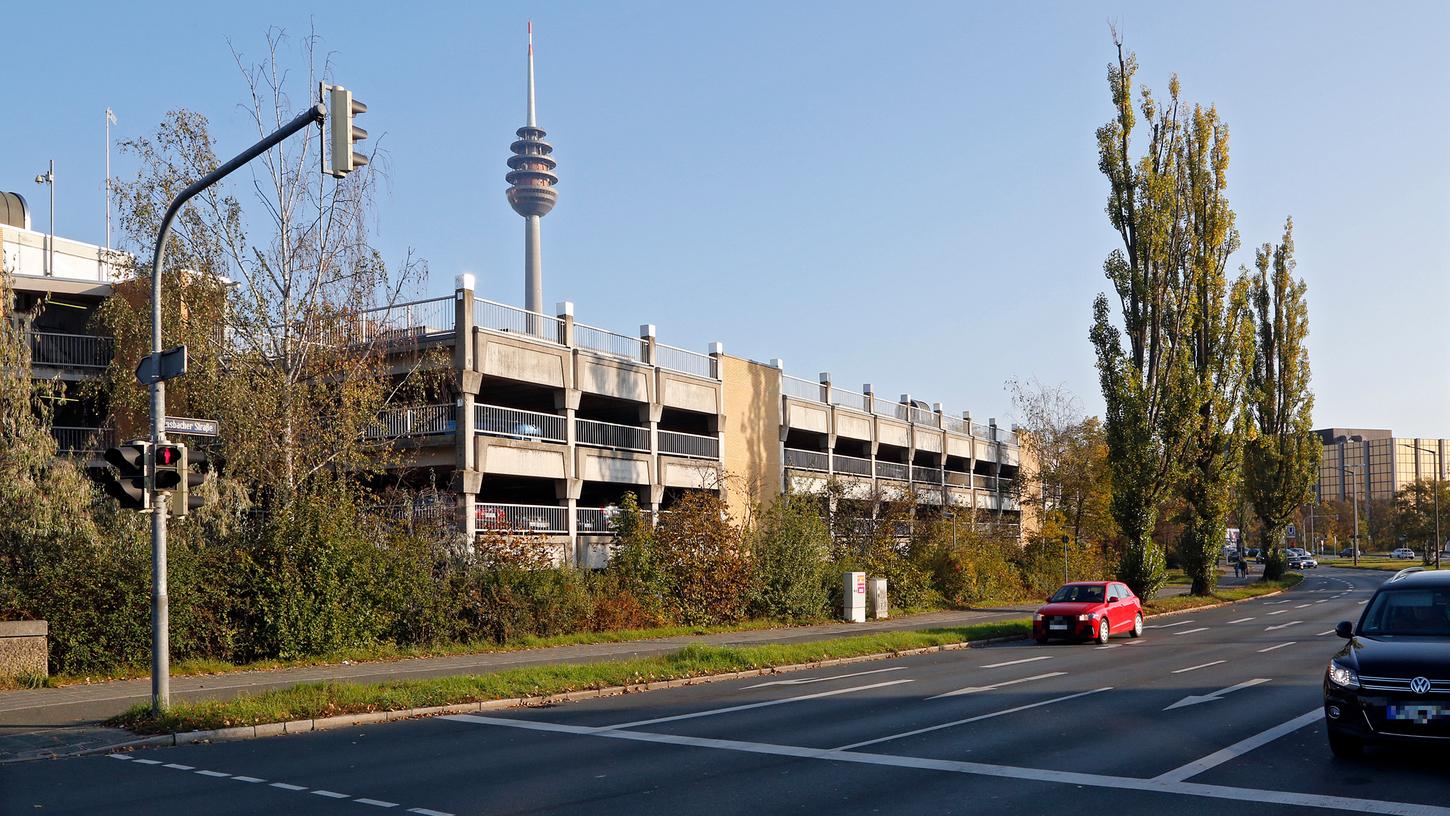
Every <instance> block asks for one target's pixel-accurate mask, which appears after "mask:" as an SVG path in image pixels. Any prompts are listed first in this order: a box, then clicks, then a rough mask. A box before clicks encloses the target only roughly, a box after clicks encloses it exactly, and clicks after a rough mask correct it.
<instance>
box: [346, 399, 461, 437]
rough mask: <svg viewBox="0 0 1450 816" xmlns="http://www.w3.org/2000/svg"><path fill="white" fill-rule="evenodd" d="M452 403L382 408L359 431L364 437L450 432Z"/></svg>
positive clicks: (454, 413)
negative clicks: (361, 431) (364, 428)
mask: <svg viewBox="0 0 1450 816" xmlns="http://www.w3.org/2000/svg"><path fill="white" fill-rule="evenodd" d="M456 415H457V406H454V405H412V406H402V407H398V408H384V409H383V410H382V411H379V412H378V416H377V419H375V420H373V421H372V422H371V423H369V424H368V427H367V429H366V430H364V431H363V437H364V438H366V439H397V438H398V437H403V436H429V435H432V434H451V433H453V432H454V431H455V430H456V429H457V424H456V421H455V419H454V418H455V416H456Z"/></svg>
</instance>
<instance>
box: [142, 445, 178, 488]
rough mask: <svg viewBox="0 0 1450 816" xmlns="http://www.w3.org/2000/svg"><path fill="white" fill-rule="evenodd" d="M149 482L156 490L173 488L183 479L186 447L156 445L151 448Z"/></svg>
mask: <svg viewBox="0 0 1450 816" xmlns="http://www.w3.org/2000/svg"><path fill="white" fill-rule="evenodd" d="M151 462H152V471H151V484H152V486H153V487H154V488H155V489H156V490H158V491H159V490H175V489H176V486H177V485H179V484H181V483H182V482H183V481H184V479H185V471H184V468H185V466H186V448H185V447H183V446H181V445H172V444H166V445H157V446H156V447H155V448H154V449H152V455H151Z"/></svg>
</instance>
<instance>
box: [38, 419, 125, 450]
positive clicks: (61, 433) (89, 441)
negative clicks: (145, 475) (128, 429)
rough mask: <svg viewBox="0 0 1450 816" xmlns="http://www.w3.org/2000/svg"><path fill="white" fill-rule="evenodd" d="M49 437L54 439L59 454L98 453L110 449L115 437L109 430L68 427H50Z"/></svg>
mask: <svg viewBox="0 0 1450 816" xmlns="http://www.w3.org/2000/svg"><path fill="white" fill-rule="evenodd" d="M50 435H51V436H53V437H55V447H56V450H57V452H59V453H98V452H100V451H103V450H105V449H106V448H109V447H111V446H112V445H113V444H114V440H115V436H116V435H115V433H114V432H112V431H111V429H110V428H85V427H78V426H68V425H52V426H51V428H50Z"/></svg>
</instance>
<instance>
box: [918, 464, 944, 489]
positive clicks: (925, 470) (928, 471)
mask: <svg viewBox="0 0 1450 816" xmlns="http://www.w3.org/2000/svg"><path fill="white" fill-rule="evenodd" d="M911 480H912V481H913V482H919V483H922V484H938V485H939V484H941V481H942V472H941V468H934V467H922V466H921V465H912V466H911Z"/></svg>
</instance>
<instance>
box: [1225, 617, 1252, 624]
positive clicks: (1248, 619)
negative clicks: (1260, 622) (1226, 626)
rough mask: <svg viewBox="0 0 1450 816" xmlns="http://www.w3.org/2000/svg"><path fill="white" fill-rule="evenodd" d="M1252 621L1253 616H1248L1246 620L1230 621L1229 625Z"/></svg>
mask: <svg viewBox="0 0 1450 816" xmlns="http://www.w3.org/2000/svg"><path fill="white" fill-rule="evenodd" d="M1253 619H1254V616H1253V615H1250V616H1248V617H1247V618H1239V619H1238V620H1231V621H1229V623H1243V622H1245V621H1251V620H1253Z"/></svg>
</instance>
